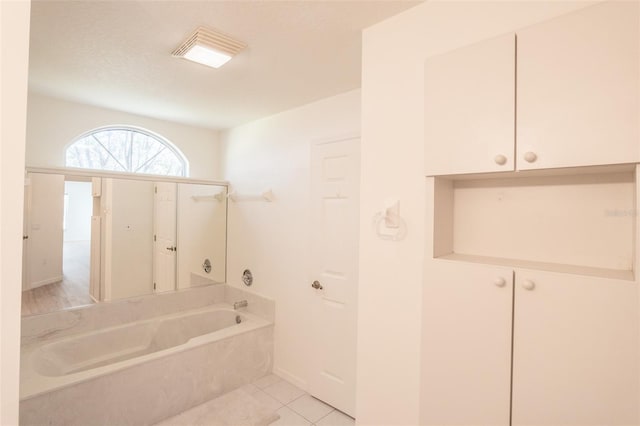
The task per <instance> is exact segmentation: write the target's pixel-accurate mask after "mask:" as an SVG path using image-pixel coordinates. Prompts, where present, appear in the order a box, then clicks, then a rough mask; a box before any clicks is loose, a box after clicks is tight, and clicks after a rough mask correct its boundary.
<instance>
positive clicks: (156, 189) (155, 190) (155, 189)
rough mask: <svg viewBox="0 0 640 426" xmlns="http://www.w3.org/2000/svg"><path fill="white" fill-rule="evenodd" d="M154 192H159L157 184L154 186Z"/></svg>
mask: <svg viewBox="0 0 640 426" xmlns="http://www.w3.org/2000/svg"><path fill="white" fill-rule="evenodd" d="M153 192H155V193H156V194H157V193H158V187H157V186H154V187H153Z"/></svg>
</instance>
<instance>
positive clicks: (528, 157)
mask: <svg viewBox="0 0 640 426" xmlns="http://www.w3.org/2000/svg"><path fill="white" fill-rule="evenodd" d="M537 159H538V156H537V155H536V153H535V152H531V151H529V152H525V153H524V161H526V162H527V163H533V162H534V161H536V160H537Z"/></svg>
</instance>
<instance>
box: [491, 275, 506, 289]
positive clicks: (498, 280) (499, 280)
mask: <svg viewBox="0 0 640 426" xmlns="http://www.w3.org/2000/svg"><path fill="white" fill-rule="evenodd" d="M493 283H494V284H495V286H496V287H504V286H505V284H507V280H505V279H504V278H502V277H498V278H496V279H495V280H493Z"/></svg>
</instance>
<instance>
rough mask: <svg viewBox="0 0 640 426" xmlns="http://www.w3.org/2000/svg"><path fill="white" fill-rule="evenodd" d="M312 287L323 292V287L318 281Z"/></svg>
mask: <svg viewBox="0 0 640 426" xmlns="http://www.w3.org/2000/svg"><path fill="white" fill-rule="evenodd" d="M311 287H313V288H315V289H316V290H322V285H321V284H320V282H319V281H318V280H316V281H314V282H313V284H311Z"/></svg>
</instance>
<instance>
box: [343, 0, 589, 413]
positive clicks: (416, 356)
mask: <svg viewBox="0 0 640 426" xmlns="http://www.w3.org/2000/svg"><path fill="white" fill-rule="evenodd" d="M588 5H589V2H587V1H580V2H485V1H482V2H474V1H468V2H463V1H429V2H425V3H422V4H420V5H418V6H416V7H414V8H412V9H409V10H407V11H406V12H403V13H401V14H399V15H396V16H394V17H392V18H390V19H388V20H386V21H384V22H381V23H379V24H377V25H374V26H372V27H370V28H368V29H366V30H365V31H364V35H363V57H362V150H361V161H362V162H361V164H362V166H361V167H362V171H361V185H362V188H361V201H360V286H359V290H358V292H359V299H358V302H359V305H358V317H359V320H358V326H359V327H358V392H357V412H356V416H357V418H358V422H359V423H360V424H366V425H375V424H380V425H388V424H394V425H403V424H404V425H415V424H419V423H420V408H421V407H420V399H419V397H420V352H421V343H420V341H421V334H420V330H421V324H420V321H421V313H422V312H421V306H422V303H421V297H422V291H421V289H422V275H423V270H422V263H423V256H424V252H425V235H427V234H429V233H430V232H431V230H428V229H425V225H424V223H425V214H426V206H425V201H424V198H425V197H424V193H425V184H424V182H425V180H424V176H423V158H424V149H423V134H424V132H423V126H424V120H423V103H424V85H423V79H424V60H425V58H426V57H428V56H431V55H434V54H437V53H442V52H445V51H448V50H452V49H454V48H456V47H461V46H464V45H467V44H471V43H474V42H476V41H480V40H482V39H486V38H490V37H493V36H496V35H500V34H503V33H505V32H508V31H512V30H514V29H517V28H521V27H524V26H526V25H529V24H532V23H535V22H539V21H543V20H545V19H548V18H550V17H553V16H557V15H560V14H563V13H566V12H569V11H571V10H574V9H578V8H581V7H585V6H588ZM380 52H393V54H392V57H393V60H390V59H389V55H381V54H380ZM386 197H390V198H397V199H399V200H400V214H401V216H402V217H403V218H404V220H405V221H406V223H407V230H408V234H407V237H406V238H405V239H404V240H402V241H396V242H390V241H382V240H379V239H377V238H376V236H375V235H374V234H373V233H372V232H370V227H371V219H372V216H373V215H374V214H375V212H376V211H379V210H380V207H381V203H382V201H383V200H384V199H385V198H386ZM427 240H431V237H430V235H429V236H427ZM390 294H398V295H399V297H398V298H397V300H396V298H394V299H393V300H394V301H395V302H391V301H390V298H389V295H390Z"/></svg>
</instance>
